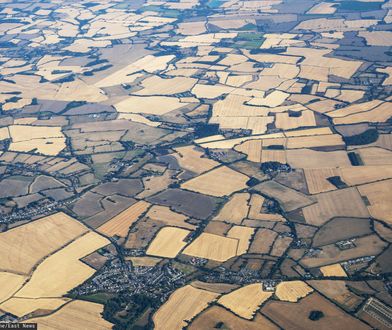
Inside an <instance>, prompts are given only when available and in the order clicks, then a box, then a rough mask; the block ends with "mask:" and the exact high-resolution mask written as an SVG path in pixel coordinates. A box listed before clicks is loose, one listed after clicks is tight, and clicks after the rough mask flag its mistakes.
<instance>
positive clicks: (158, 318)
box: [153, 285, 219, 330]
mask: <svg viewBox="0 0 392 330" xmlns="http://www.w3.org/2000/svg"><path fill="white" fill-rule="evenodd" d="M218 296H219V294H218V293H214V292H209V291H205V290H201V289H196V288H194V287H193V286H191V285H187V286H184V287H182V288H180V289H177V290H176V291H174V293H172V295H171V296H170V297H169V300H168V301H167V302H166V303H165V304H164V305H163V306H162V307H161V308H159V309H158V311H157V312H156V313H155V314H154V316H153V321H154V325H155V329H158V330H163V329H170V330H181V329H183V328H184V327H185V326H186V325H187V321H190V320H191V319H192V318H193V317H194V316H196V315H197V314H199V313H200V312H201V311H202V310H204V309H206V308H207V306H208V304H209V303H211V302H213V301H214V300H216V298H217V297H218Z"/></svg>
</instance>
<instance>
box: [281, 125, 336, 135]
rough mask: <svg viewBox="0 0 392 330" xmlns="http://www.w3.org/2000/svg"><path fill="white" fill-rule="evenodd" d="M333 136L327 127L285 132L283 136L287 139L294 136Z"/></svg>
mask: <svg viewBox="0 0 392 330" xmlns="http://www.w3.org/2000/svg"><path fill="white" fill-rule="evenodd" d="M329 134H333V133H332V131H331V129H330V128H329V127H317V128H307V129H301V130H297V131H290V132H285V133H284V135H285V136H287V137H296V136H316V135H329Z"/></svg>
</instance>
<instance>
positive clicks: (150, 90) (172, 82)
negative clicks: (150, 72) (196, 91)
mask: <svg viewBox="0 0 392 330" xmlns="http://www.w3.org/2000/svg"><path fill="white" fill-rule="evenodd" d="M196 82H197V79H194V78H187V77H174V78H169V79H163V78H161V77H159V76H152V77H149V78H147V79H145V80H143V81H142V82H141V84H140V86H141V87H143V89H142V90H140V91H137V92H135V95H154V94H156V95H173V94H178V93H183V92H187V91H189V90H190V89H192V87H193V86H194V85H195V84H196Z"/></svg>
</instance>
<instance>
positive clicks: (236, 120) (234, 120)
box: [209, 116, 274, 134]
mask: <svg viewBox="0 0 392 330" xmlns="http://www.w3.org/2000/svg"><path fill="white" fill-rule="evenodd" d="M273 121H274V117H272V116H268V117H248V116H238V117H211V118H210V121H209V123H210V124H219V125H220V127H221V128H222V129H249V130H251V131H252V134H264V133H265V132H266V131H267V125H268V124H270V123H272V122H273Z"/></svg>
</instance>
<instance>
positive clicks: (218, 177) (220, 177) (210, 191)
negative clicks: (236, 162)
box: [181, 166, 249, 196]
mask: <svg viewBox="0 0 392 330" xmlns="http://www.w3.org/2000/svg"><path fill="white" fill-rule="evenodd" d="M248 179H249V178H248V177H247V176H246V175H244V174H241V173H239V172H236V171H234V170H232V169H230V168H228V167H226V166H221V167H219V168H216V169H213V170H211V171H209V172H207V173H205V174H202V175H200V176H198V177H196V178H193V179H191V180H189V181H186V182H185V183H183V184H182V185H181V187H182V188H185V189H188V190H192V191H196V192H199V193H202V194H206V195H211V196H225V195H229V194H231V193H233V192H235V191H238V190H242V189H244V188H246V187H247V186H246V182H247V181H248Z"/></svg>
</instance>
